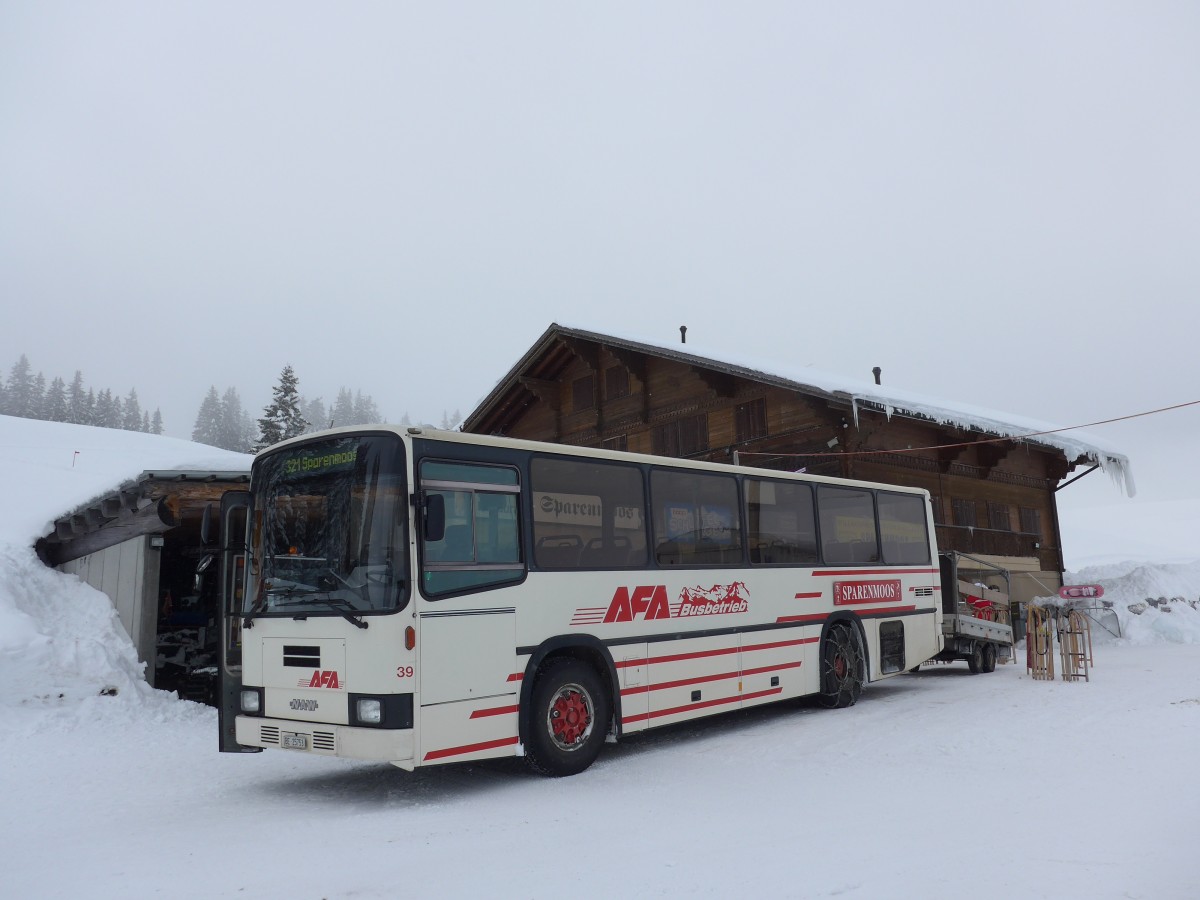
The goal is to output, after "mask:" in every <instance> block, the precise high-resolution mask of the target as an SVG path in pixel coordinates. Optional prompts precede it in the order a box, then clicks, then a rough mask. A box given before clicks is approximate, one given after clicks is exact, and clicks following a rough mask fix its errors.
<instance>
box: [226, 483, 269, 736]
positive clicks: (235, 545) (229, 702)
mask: <svg viewBox="0 0 1200 900" xmlns="http://www.w3.org/2000/svg"><path fill="white" fill-rule="evenodd" d="M249 508H250V493H249V492H248V491H226V492H225V493H224V494H223V495H222V496H221V598H220V605H219V607H218V615H217V628H218V630H219V631H220V634H221V661H220V663H221V673H220V674H221V692H220V696H219V698H218V700H219V703H218V705H217V721H218V724H219V726H220V732H221V734H220V750H221V752H222V753H261V752H262V748H261V747H247V746H244V745H242V744H239V743H238V742H237V740H235V724H234V723H235V721H236V719H237V715H238V712H239V698H240V695H241V690H242V615H241V611H242V593H243V591H245V589H246V539H247V537H248V535H247V533H246V513H247V510H248V509H249Z"/></svg>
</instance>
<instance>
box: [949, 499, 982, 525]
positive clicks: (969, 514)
mask: <svg viewBox="0 0 1200 900" xmlns="http://www.w3.org/2000/svg"><path fill="white" fill-rule="evenodd" d="M950 502H951V504H952V508H953V510H954V524H955V525H965V526H966V527H968V528H974V527H975V525H976V524H977V522H976V520H975V501H974V500H952V501H950Z"/></svg>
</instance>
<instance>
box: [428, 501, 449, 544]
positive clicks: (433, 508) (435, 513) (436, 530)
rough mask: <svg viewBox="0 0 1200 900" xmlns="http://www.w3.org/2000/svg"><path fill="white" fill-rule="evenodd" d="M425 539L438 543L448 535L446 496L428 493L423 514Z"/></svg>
mask: <svg viewBox="0 0 1200 900" xmlns="http://www.w3.org/2000/svg"><path fill="white" fill-rule="evenodd" d="M422 525H423V529H424V537H425V540H426V541H427V542H429V543H437V542H438V541H440V540H442V538H444V537H445V536H446V496H445V495H444V494H426V495H425V503H424V515H423V516H422Z"/></svg>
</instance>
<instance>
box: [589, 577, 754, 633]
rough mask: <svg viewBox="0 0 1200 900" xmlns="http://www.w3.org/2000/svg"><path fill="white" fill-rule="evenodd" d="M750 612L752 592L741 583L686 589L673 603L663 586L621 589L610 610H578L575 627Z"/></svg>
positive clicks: (653, 585)
mask: <svg viewBox="0 0 1200 900" xmlns="http://www.w3.org/2000/svg"><path fill="white" fill-rule="evenodd" d="M749 609H750V592H749V590H748V589H747V588H746V585H745V584H743V583H742V582H740V581H735V582H734V583H733V584H714V585H713V586H712V587H710V588H702V587H698V586H697V587H685V588H684V589H683V590H682V591H680V593H679V596H678V597H677V598H676V599H675V601H674V602H672V601H671V600H670V599H669V598H668V597H667V587H666V585H663V584H651V585H639V586H637V587H624V586H622V587H619V588H617V590H616V593H614V594H613V597H612V600H611V601H609V604H608V606H607V607H604V606H590V607H582V608H579V609H576V610H575V616H574V618H572V619H571V624H572V625H599V624H601V623H605V624H607V623H609V622H635V621H637V620H639V619H641V620H644V621H647V622H649V621H652V620H654V619H681V618H686V617H690V616H719V615H726V614H729V613H744V612H747V611H748V610H749Z"/></svg>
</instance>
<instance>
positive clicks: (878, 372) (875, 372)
mask: <svg viewBox="0 0 1200 900" xmlns="http://www.w3.org/2000/svg"><path fill="white" fill-rule="evenodd" d="M871 374H872V375H874V376H875V383H876V384H883V382H882V381H880V380H879V376H880V375H882V374H883V369H881V368H879V366H876V367H875V368H873V369H872V370H871Z"/></svg>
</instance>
